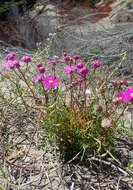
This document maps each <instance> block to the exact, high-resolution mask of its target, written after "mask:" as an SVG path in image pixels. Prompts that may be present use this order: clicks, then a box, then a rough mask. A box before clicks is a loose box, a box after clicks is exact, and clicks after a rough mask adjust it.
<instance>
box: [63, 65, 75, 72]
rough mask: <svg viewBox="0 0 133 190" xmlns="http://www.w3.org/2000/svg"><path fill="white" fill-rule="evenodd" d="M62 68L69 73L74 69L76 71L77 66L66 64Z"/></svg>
mask: <svg viewBox="0 0 133 190" xmlns="http://www.w3.org/2000/svg"><path fill="white" fill-rule="evenodd" d="M64 70H65V73H66V74H70V73H73V72H74V71H76V70H77V67H76V66H66V67H65V68H64Z"/></svg>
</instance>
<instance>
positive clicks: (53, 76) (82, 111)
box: [0, 53, 133, 160]
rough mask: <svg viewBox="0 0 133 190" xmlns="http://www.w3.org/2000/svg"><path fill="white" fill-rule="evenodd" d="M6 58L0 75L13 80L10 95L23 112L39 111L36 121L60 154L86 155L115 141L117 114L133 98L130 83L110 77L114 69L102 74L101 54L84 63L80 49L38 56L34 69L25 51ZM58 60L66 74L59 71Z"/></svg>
mask: <svg viewBox="0 0 133 190" xmlns="http://www.w3.org/2000/svg"><path fill="white" fill-rule="evenodd" d="M123 60H124V59H123V57H122V60H121V63H122V61H123ZM5 61H6V62H5V63H4V64H3V66H2V71H1V73H0V74H1V76H2V77H5V78H6V79H7V80H9V81H10V83H13V85H14V86H16V87H15V88H16V89H17V93H16V92H14V97H16V96H17V98H18V97H19V99H20V100H21V102H22V104H23V106H24V109H25V110H26V111H27V112H29V111H31V109H34V110H36V112H37V113H40V114H37V119H36V121H38V122H39V125H40V127H43V128H45V129H46V130H47V134H48V137H50V139H53V138H55V137H56V139H57V145H58V147H59V150H60V153H61V157H62V158H64V159H65V160H69V159H72V158H73V157H74V156H75V155H78V156H79V158H80V159H82V160H87V159H88V158H89V157H90V156H93V155H102V154H103V153H105V152H107V151H109V150H111V149H112V148H113V147H114V145H115V143H116V138H115V132H116V131H117V127H118V125H119V122H120V118H121V117H122V116H123V113H124V111H125V110H126V108H127V105H128V104H132V101H133V88H132V87H130V88H128V84H127V82H126V81H125V80H123V79H122V80H121V79H120V80H118V81H116V82H111V79H112V77H113V76H114V71H113V72H112V73H111V74H110V76H105V74H104V75H102V76H101V75H100V73H101V72H103V70H104V69H103V63H102V62H101V60H93V61H90V62H89V63H84V62H83V60H81V58H80V56H79V55H77V54H75V55H74V56H73V57H72V56H70V55H68V54H67V53H64V55H63V59H61V58H60V59H59V57H57V56H55V57H53V58H49V57H47V59H45V61H44V62H43V60H41V61H37V62H36V63H35V67H36V71H35V72H30V69H32V67H33V64H32V58H31V57H30V56H28V55H24V56H23V57H22V58H20V59H18V58H17V55H16V54H15V53H10V54H8V55H7V56H6V58H5ZM62 62H63V68H62V71H61V72H62V73H63V76H64V78H60V76H59V72H58V67H59V66H61V64H62ZM121 63H120V65H121ZM31 66H32V67H31ZM115 71H116V70H115ZM29 73H30V75H29ZM10 74H11V75H10ZM13 75H14V77H15V78H14V80H12V76H13ZM31 75H32V76H31ZM18 85H19V88H18ZM28 98H29V99H28ZM38 115H39V116H38Z"/></svg>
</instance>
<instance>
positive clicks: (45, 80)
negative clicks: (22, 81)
mask: <svg viewBox="0 0 133 190" xmlns="http://www.w3.org/2000/svg"><path fill="white" fill-rule="evenodd" d="M50 64H52V63H50ZM53 64H54V63H53ZM37 69H38V71H39V75H37V76H34V77H33V78H32V82H33V83H36V82H41V83H42V85H43V86H44V88H47V89H48V88H51V87H52V88H53V87H57V86H58V84H59V80H58V78H57V77H53V76H49V75H48V76H45V75H44V73H45V68H44V67H43V64H42V63H38V64H37Z"/></svg>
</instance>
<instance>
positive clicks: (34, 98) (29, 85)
mask: <svg viewBox="0 0 133 190" xmlns="http://www.w3.org/2000/svg"><path fill="white" fill-rule="evenodd" d="M18 71H19V73H20V74H21V75H22V77H23V79H24V82H25V84H26V85H27V86H28V88H29V90H30V92H31V93H32V95H33V97H34V99H35V101H36V96H35V94H34V91H33V90H32V88H31V87H30V85H29V84H28V82H27V80H26V78H25V75H24V73H23V72H22V71H21V69H20V68H19V67H18Z"/></svg>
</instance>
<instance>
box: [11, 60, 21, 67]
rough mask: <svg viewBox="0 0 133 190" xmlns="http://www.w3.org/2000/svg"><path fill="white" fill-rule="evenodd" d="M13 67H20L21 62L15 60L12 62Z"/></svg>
mask: <svg viewBox="0 0 133 190" xmlns="http://www.w3.org/2000/svg"><path fill="white" fill-rule="evenodd" d="M12 67H13V68H16V67H20V63H19V60H14V61H12Z"/></svg>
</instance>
